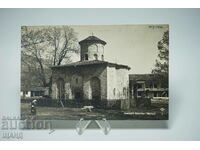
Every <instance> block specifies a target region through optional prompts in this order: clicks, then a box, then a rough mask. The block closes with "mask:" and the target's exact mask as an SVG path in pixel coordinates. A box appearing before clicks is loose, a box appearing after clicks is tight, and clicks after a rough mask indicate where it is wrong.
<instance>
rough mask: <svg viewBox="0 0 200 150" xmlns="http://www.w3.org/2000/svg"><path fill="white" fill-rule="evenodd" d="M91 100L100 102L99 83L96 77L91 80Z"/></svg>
mask: <svg viewBox="0 0 200 150" xmlns="http://www.w3.org/2000/svg"><path fill="white" fill-rule="evenodd" d="M90 83H91V89H92V100H101V82H100V79H99V78H97V77H93V78H92V79H91V82H90Z"/></svg>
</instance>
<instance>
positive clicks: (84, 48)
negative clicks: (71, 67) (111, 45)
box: [81, 43, 104, 61]
mask: <svg viewBox="0 0 200 150" xmlns="http://www.w3.org/2000/svg"><path fill="white" fill-rule="evenodd" d="M85 54H87V55H88V60H96V57H95V55H96V56H97V60H103V59H104V45H103V44H97V43H82V44H81V61H83V60H85ZM102 56H103V58H102Z"/></svg>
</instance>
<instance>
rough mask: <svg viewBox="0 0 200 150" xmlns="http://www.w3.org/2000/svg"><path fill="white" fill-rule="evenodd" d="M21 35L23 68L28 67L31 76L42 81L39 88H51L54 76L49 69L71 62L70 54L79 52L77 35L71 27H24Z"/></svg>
mask: <svg viewBox="0 0 200 150" xmlns="http://www.w3.org/2000/svg"><path fill="white" fill-rule="evenodd" d="M21 34H22V35H21V49H22V50H21V56H22V57H21V59H22V67H23V66H26V67H27V68H28V70H29V74H30V72H31V75H32V77H33V76H34V77H35V79H37V80H39V81H40V82H39V84H38V86H43V87H50V86H51V82H52V74H51V69H50V68H49V67H50V66H55V65H61V64H62V62H65V63H66V62H70V56H69V55H67V54H68V52H70V51H73V52H76V53H78V52H79V47H78V42H77V38H76V33H75V31H74V30H73V29H72V28H71V27H69V26H59V27H57V26H56V27H26V26H23V27H22V29H21ZM24 68H25V67H23V68H22V72H23V69H24ZM24 76H25V77H26V75H24ZM22 80H23V79H22ZM31 82H33V81H31Z"/></svg>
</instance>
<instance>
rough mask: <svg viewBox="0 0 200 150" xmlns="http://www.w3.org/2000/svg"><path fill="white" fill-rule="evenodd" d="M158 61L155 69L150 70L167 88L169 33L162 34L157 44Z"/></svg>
mask: <svg viewBox="0 0 200 150" xmlns="http://www.w3.org/2000/svg"><path fill="white" fill-rule="evenodd" d="M157 47H158V50H159V53H158V59H156V64H155V68H154V69H153V70H152V73H154V74H155V75H156V76H158V78H159V79H160V80H162V83H163V84H164V86H165V87H168V72H169V31H166V32H164V34H163V37H162V39H161V40H160V41H159V42H158V45H157Z"/></svg>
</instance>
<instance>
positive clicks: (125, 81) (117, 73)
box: [107, 67, 129, 100]
mask: <svg viewBox="0 0 200 150" xmlns="http://www.w3.org/2000/svg"><path fill="white" fill-rule="evenodd" d="M128 87H129V78H128V70H127V69H116V68H115V67H107V99H110V100H112V99H118V100H119V99H128V92H129V90H128Z"/></svg>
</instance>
